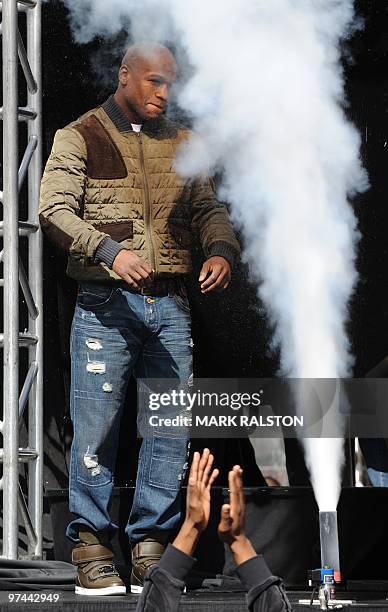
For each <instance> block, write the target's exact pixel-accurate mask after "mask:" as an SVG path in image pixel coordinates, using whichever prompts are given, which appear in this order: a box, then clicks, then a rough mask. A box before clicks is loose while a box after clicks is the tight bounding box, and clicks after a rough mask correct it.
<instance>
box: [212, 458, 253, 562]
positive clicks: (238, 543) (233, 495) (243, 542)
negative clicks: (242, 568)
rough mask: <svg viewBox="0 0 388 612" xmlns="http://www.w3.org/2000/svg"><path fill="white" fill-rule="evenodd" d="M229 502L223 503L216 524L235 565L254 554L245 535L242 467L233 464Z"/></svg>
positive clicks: (229, 475) (230, 474)
mask: <svg viewBox="0 0 388 612" xmlns="http://www.w3.org/2000/svg"><path fill="white" fill-rule="evenodd" d="M228 480H229V493H230V504H223V506H222V508H221V518H220V522H219V525H218V536H219V538H220V539H221V540H222V541H223V542H225V543H226V544H228V545H229V546H230V550H231V552H232V554H233V558H234V561H235V563H236V565H240V563H243V562H244V561H247V560H248V559H251V558H252V557H255V556H256V551H255V549H254V548H253V546H252V544H251V543H250V541H249V540H248V538H247V537H246V535H245V498H244V491H243V484H242V469H241V468H240V466H239V465H235V466H234V467H233V470H231V471H230V472H229V474H228Z"/></svg>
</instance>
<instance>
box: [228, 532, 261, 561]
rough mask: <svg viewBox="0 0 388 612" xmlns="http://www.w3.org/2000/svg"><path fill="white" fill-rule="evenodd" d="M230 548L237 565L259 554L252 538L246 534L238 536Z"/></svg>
mask: <svg viewBox="0 0 388 612" xmlns="http://www.w3.org/2000/svg"><path fill="white" fill-rule="evenodd" d="M230 550H231V552H232V555H233V559H234V562H235V563H236V565H241V563H244V562H245V561H248V559H252V557H255V556H256V555H257V553H256V551H255V549H254V548H253V546H252V544H251V542H250V540H249V539H248V538H247V537H246V536H240V537H238V538H236V539H235V540H234V541H233V542H232V543H231V544H230Z"/></svg>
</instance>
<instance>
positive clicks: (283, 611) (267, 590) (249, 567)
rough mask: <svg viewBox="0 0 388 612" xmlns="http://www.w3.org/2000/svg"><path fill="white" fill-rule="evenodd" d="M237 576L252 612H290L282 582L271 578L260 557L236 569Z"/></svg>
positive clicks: (274, 577) (276, 578)
mask: <svg viewBox="0 0 388 612" xmlns="http://www.w3.org/2000/svg"><path fill="white" fill-rule="evenodd" d="M236 571H237V575H238V577H239V578H240V580H241V582H242V584H243V585H244V587H245V588H246V590H247V591H248V593H247V605H248V609H249V610H251V611H252V612H269V610H270V611H271V612H290V610H291V604H290V602H289V600H288V597H287V595H286V592H285V590H284V587H283V583H282V580H281V579H280V578H278V577H277V576H273V575H272V573H271V571H270V569H269V567H268V566H267V564H266V562H265V561H264V558H263V557H262V555H257V556H256V557H253V558H252V559H249V560H248V561H245V563H241V565H239V566H238V567H237V570H236Z"/></svg>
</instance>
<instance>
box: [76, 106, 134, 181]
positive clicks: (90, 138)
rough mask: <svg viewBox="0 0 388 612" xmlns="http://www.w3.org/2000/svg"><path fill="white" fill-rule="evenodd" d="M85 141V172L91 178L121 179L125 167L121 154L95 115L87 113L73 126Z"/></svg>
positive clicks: (123, 176)
mask: <svg viewBox="0 0 388 612" xmlns="http://www.w3.org/2000/svg"><path fill="white" fill-rule="evenodd" d="M73 127H74V129H75V130H77V131H78V132H79V133H80V134H81V136H82V137H83V139H84V140H85V142H86V147H87V152H88V162H87V173H88V176H89V177H90V178H93V179H122V178H125V177H126V176H127V169H126V166H125V163H124V160H123V158H122V155H121V153H120V151H119V149H118V147H117V145H116V144H115V142H114V141H113V140H112V138H111V136H110V134H109V132H108V131H107V130H106V129H105V127H104V126H103V124H102V123H101V121H100V120H99V119H98V118H97V117H96V115H89V116H88V117H86V119H84V120H83V121H81V122H80V123H78V124H76V125H74V126H73Z"/></svg>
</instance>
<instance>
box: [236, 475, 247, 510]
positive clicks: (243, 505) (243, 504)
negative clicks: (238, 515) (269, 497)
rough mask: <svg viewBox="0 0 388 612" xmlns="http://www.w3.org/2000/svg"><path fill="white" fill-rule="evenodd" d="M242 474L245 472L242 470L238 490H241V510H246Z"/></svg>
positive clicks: (238, 477)
mask: <svg viewBox="0 0 388 612" xmlns="http://www.w3.org/2000/svg"><path fill="white" fill-rule="evenodd" d="M242 474H243V471H242V469H241V468H240V469H239V472H238V476H237V479H238V488H239V494H240V495H239V497H240V506H241V510H243V509H244V508H245V494H244V483H243V479H242Z"/></svg>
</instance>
